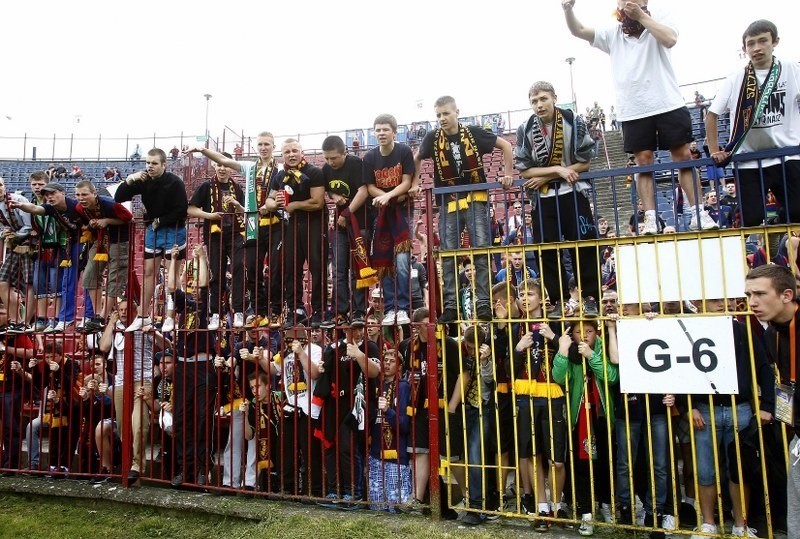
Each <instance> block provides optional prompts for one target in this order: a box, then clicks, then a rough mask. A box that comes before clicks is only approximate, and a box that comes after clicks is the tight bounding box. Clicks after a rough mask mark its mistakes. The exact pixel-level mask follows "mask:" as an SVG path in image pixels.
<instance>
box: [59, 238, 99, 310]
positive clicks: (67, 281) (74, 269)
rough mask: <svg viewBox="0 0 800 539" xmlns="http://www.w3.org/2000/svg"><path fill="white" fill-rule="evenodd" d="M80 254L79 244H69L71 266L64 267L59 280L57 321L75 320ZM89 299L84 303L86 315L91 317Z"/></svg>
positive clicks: (75, 242) (76, 242)
mask: <svg viewBox="0 0 800 539" xmlns="http://www.w3.org/2000/svg"><path fill="white" fill-rule="evenodd" d="M80 256H81V244H80V242H78V241H74V242H72V243H71V244H70V245H69V260H70V262H71V263H72V265H71V266H69V267H67V268H64V277H63V278H62V280H61V292H62V295H61V310H60V311H59V312H58V321H59V322H72V321H73V320H75V300H76V295H77V293H78V264H79V262H78V259H79V258H80ZM91 304H92V302H91V301H90V302H89V304H88V305H86V310H87V314H86V316H89V317H91V316H92V315H93V313H90V312H88V311H90V310H91V307H90V306H91Z"/></svg>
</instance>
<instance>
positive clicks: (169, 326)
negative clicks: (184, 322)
mask: <svg viewBox="0 0 800 539" xmlns="http://www.w3.org/2000/svg"><path fill="white" fill-rule="evenodd" d="M173 329H175V319H174V318H172V317H171V316H167V317H166V318H164V321H163V322H162V323H161V331H162V332H163V333H168V332H170V331H172V330H173Z"/></svg>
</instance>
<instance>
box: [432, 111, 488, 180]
mask: <svg viewBox="0 0 800 539" xmlns="http://www.w3.org/2000/svg"><path fill="white" fill-rule="evenodd" d="M458 135H459V140H460V142H461V147H462V148H463V149H464V154H463V155H462V164H461V170H460V171H459V170H458V169H457V168H456V161H455V158H454V157H453V149H452V148H451V144H450V141H449V140H447V134H446V133H445V132H444V129H437V130H436V131H435V132H434V134H433V139H434V148H433V164H434V170H435V173H436V179H437V180H439V181H440V182H441V183H443V184H445V185H457V184H459V183H461V182H459V181H458V180H460V179H462V178H467V181H468V183H481V182H485V181H486V177H485V175H484V172H483V158H482V157H481V155H480V152H479V151H478V144H477V143H476V142H475V137H474V136H472V131H470V130H469V128H468V127H466V126H464V125H461V124H459V125H458Z"/></svg>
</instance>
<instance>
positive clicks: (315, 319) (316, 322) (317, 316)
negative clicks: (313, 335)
mask: <svg viewBox="0 0 800 539" xmlns="http://www.w3.org/2000/svg"><path fill="white" fill-rule="evenodd" d="M321 326H322V313H314V314H312V315H311V327H312V328H314V329H317V328H318V327H321Z"/></svg>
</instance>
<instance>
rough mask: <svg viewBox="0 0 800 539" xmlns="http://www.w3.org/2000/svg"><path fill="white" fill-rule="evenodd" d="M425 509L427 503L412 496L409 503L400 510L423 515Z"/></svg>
mask: <svg viewBox="0 0 800 539" xmlns="http://www.w3.org/2000/svg"><path fill="white" fill-rule="evenodd" d="M427 509H428V506H427V505H425V504H424V503H422V502H421V501H419V500H418V499H416V498H414V499H413V500H411V503H409V504H407V505H406V506H405V507H403V508H402V512H403V513H408V514H409V515H423V514H425V511H426V510H427Z"/></svg>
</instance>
